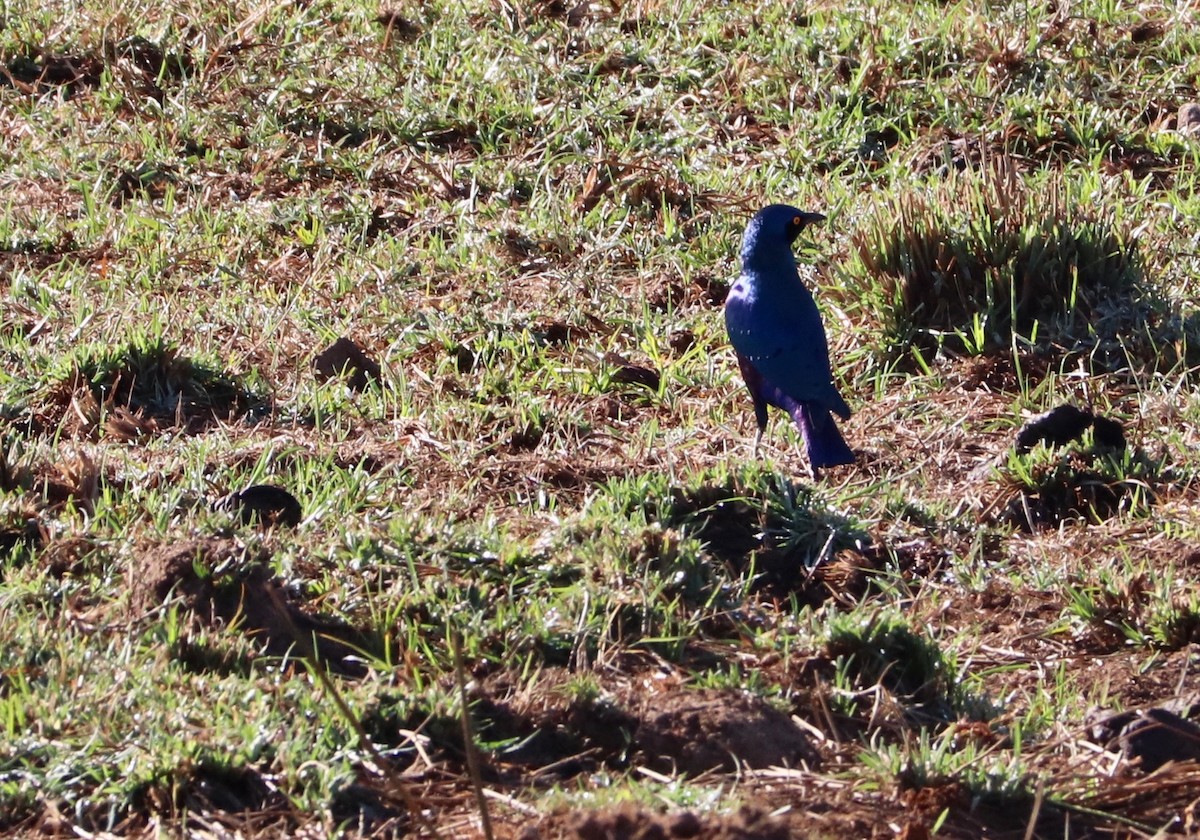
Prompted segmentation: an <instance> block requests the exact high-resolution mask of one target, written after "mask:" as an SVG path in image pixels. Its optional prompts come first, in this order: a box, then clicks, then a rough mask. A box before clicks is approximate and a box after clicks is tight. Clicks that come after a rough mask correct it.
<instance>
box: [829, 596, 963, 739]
mask: <svg viewBox="0 0 1200 840" xmlns="http://www.w3.org/2000/svg"><path fill="white" fill-rule="evenodd" d="M826 650H827V651H828V653H829V656H830V658H831V659H833V661H834V665H835V667H836V668H837V670H838V673H839V674H840V675H842V676H844V677H846V678H848V681H849V684H850V686H853V687H854V688H856V689H862V688H869V687H871V686H875V685H882V686H884V687H886V688H887V690H888V691H890V692H892V694H894V695H897V696H898V697H900V698H902V699H903V700H904V701H905V702H907V703H913V704H917V705H919V706H921V707H922V708H923V710H924V711H926V712H932V713H934V714H936V715H938V716H944V715H947V714H950V713H951V712H952V710H953V709H954V708H955V705H956V702H955V700H956V695H957V692H958V690H959V689H958V673H957V671H958V669H957V667H956V666H955V664H954V661H953V659H952V658H950V657H948V656H947V655H946V653H945V652H944V651H943V650H942V648H941V646H940V645H938V643H937V642H936V641H935V640H933V639H931V638H929V637H928V636H927V635H925V634H924V633H921V632H919V631H916V630H914V629H913V628H912V627H911V626H910V625H909V623H908V621H907V620H906V619H905V618H904V617H903V616H901V615H899V614H897V613H893V612H891V611H887V610H882V611H873V612H868V613H865V614H847V615H838V616H835V617H833V618H832V619H831V621H830V624H829V631H828V640H827V641H826Z"/></svg>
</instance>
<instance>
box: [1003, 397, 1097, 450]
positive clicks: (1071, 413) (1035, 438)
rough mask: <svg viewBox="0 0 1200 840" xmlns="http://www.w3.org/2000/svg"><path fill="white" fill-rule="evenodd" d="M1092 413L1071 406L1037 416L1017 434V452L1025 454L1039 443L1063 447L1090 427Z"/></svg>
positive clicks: (1063, 406) (1059, 407)
mask: <svg viewBox="0 0 1200 840" xmlns="http://www.w3.org/2000/svg"><path fill="white" fill-rule="evenodd" d="M1092 420H1093V417H1092V412H1090V411H1085V410H1084V409H1082V408H1076V407H1075V406H1073V405H1060V406H1058V407H1057V408H1053V409H1051V410H1050V411H1047V412H1046V413H1045V414H1039V415H1038V416H1037V417H1035V418H1033V419H1032V420H1030V421H1029V422H1028V423H1026V424H1025V425H1024V426H1022V427H1021V429H1020V431H1018V432H1017V451H1018V452H1026V451H1028V450H1030V449H1032V448H1033V447H1034V446H1036V445H1037V444H1039V443H1046V444H1050V445H1053V446H1064V445H1066V444H1068V443H1070V442H1071V441H1073V440H1078V439H1079V437H1080V435H1082V434H1083V433H1084V432H1086V431H1087V430H1088V427H1089V426H1091V425H1092Z"/></svg>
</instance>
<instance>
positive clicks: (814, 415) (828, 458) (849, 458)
mask: <svg viewBox="0 0 1200 840" xmlns="http://www.w3.org/2000/svg"><path fill="white" fill-rule="evenodd" d="M791 414H792V419H793V420H795V421H796V425H797V426H799V427H800V434H801V436H802V437H803V438H804V448H805V450H806V451H807V453H808V462H809V463H810V464H812V465H813V467H814V468H820V467H836V466H839V465H841V464H853V463H854V453H853V452H851V451H850V447H849V446H847V445H846V441H845V439H844V438H843V437H842V433H841V432H840V431H838V427H837V423H836V422H834V419H833V417H832V416H831V415H830V413H829V409H827V408H825V407H823V406H821V405H818V404H817V403H808V402H804V403H798V404H797V405H796V406H795V407H794V408H792V412H791Z"/></svg>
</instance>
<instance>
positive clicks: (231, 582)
mask: <svg viewBox="0 0 1200 840" xmlns="http://www.w3.org/2000/svg"><path fill="white" fill-rule="evenodd" d="M268 561H269V557H268V556H267V554H266V553H265V552H263V551H261V550H248V549H246V548H244V547H243V546H241V545H239V544H238V543H236V542H234V541H233V540H226V539H221V538H216V537H213V538H208V539H202V540H188V541H184V542H180V543H176V544H173V545H162V546H152V547H150V548H148V549H147V550H146V551H144V552H143V553H141V554H139V555H137V556H135V557H134V558H133V560H132V561H131V564H130V567H129V569H128V573H127V575H126V583H127V585H128V587H129V609H130V610H131V611H132V612H133V613H134V614H142V613H144V612H146V611H148V610H151V609H154V608H156V607H158V606H160V605H161V604H163V603H164V602H165V601H167V600H168V599H169V598H171V597H172V596H174V597H176V598H180V599H181V600H182V602H183V604H184V606H185V607H187V609H188V610H189V611H190V612H191V613H192V615H193V616H194V618H195V620H197V621H199V622H200V623H201V624H203V625H204V626H206V627H209V628H214V629H216V628H222V629H227V630H234V631H236V632H239V633H242V634H244V635H246V636H247V637H249V638H250V639H251V640H252V642H253V643H254V644H255V645H256V646H258V647H259V649H260V650H261V652H262V653H264V654H267V655H269V656H287V655H291V656H297V655H299V656H310V655H311V656H313V657H314V658H315V659H316V660H317V661H318V662H321V663H324V664H325V665H326V667H329V668H331V669H332V670H334V671H337V672H339V673H341V674H344V675H347V676H358V675H361V674H363V673H365V671H366V669H365V667H364V666H363V664H362V662H361V654H360V653H359V651H361V650H371V649H373V648H374V647H375V646H376V645H375V644H374V642H373V640H372V638H371V636H370V634H368V633H366V632H364V631H360V630H357V629H355V628H354V627H352V626H350V625H349V624H347V623H346V622H344V621H342V620H340V619H338V618H335V617H332V616H326V615H321V614H314V613H310V612H307V611H305V610H304V609H303V608H302V606H301V604H300V602H299V599H298V598H297V597H296V596H295V595H294V594H292V593H291V592H290V591H289V590H288V589H287V587H285V586H284V585H283V583H282V582H281V581H279V580H278V579H277V578H275V577H274V576H273V575H272V573H271V570H270V567H269V566H268ZM180 653H181V654H183V655H184V658H185V659H186V660H188V661H191V662H193V663H201V664H208V660H206V657H205V656H204V655H203V653H204V652H203V651H196V650H191V649H187V648H185V649H184V650H182V651H180Z"/></svg>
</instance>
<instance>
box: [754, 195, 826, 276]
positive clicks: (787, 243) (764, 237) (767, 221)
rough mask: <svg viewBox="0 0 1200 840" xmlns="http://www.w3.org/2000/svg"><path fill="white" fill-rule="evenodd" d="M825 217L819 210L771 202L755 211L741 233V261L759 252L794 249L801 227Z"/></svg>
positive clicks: (766, 252)
mask: <svg viewBox="0 0 1200 840" xmlns="http://www.w3.org/2000/svg"><path fill="white" fill-rule="evenodd" d="M823 221H825V217H824V216H822V215H821V214H820V213H806V212H804V211H803V210H797V209H796V208H795V207H791V206H789V205H787V204H771V205H768V206H767V207H764V208H763V209H762V210H759V211H758V212H757V213H755V214H754V218H753V219H751V220H750V224H748V225H746V234H745V235H744V236H743V237H742V261H743V262H747V261H752V260H753V258H754V257H755V256H756V255H763V256H766V255H769V254H771V253H772V252H779V251H787V252H789V253H790V252H791V247H792V243H793V242H795V241H796V237H797V236H799V235H800V231H802V230H804V229H805V228H806V227H808V226H809V225H812V224H816V223H817V222H823Z"/></svg>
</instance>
